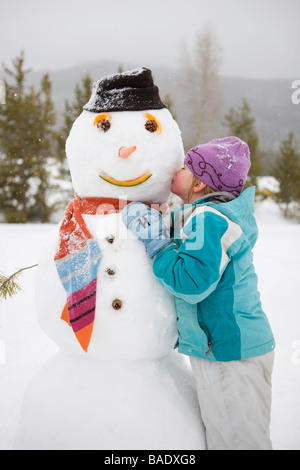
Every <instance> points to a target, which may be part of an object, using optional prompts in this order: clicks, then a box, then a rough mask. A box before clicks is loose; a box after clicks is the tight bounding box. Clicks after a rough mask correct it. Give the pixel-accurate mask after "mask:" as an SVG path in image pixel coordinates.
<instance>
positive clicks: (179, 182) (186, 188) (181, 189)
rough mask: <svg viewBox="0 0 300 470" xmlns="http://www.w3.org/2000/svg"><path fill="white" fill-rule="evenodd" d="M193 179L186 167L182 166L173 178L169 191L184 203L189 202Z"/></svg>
mask: <svg viewBox="0 0 300 470" xmlns="http://www.w3.org/2000/svg"><path fill="white" fill-rule="evenodd" d="M193 178H194V175H193V173H192V172H191V171H190V170H189V168H188V167H187V166H186V165H184V167H183V168H181V170H179V171H177V173H176V174H175V176H174V178H173V181H172V186H171V191H172V193H173V194H176V195H177V196H179V197H180V198H181V199H182V200H183V202H184V203H188V202H189V201H188V199H189V192H190V187H191V185H192V182H193Z"/></svg>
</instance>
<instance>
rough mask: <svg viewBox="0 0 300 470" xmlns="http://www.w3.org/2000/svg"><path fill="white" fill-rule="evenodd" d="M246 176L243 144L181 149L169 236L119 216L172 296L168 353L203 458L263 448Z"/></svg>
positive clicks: (263, 370)
mask: <svg viewBox="0 0 300 470" xmlns="http://www.w3.org/2000/svg"><path fill="white" fill-rule="evenodd" d="M249 168H250V152H249V148H248V145H247V144H246V143H245V142H243V141H241V140H240V139H238V138H237V137H226V138H223V139H216V140H213V141H211V142H209V143H207V144H203V145H199V146H197V147H194V148H193V149H191V150H190V151H189V152H188V153H187V155H186V157H185V167H184V168H183V169H182V170H180V171H179V172H177V173H176V175H175V177H174V179H173V182H172V192H173V193H174V194H176V195H178V196H179V197H180V198H181V199H182V200H183V202H184V203H185V204H186V205H184V206H183V207H182V208H180V209H177V210H175V211H174V212H173V213H172V214H171V219H172V225H171V236H170V234H168V232H167V229H166V227H165V225H164V221H163V218H162V216H161V215H160V214H159V213H158V212H157V211H154V210H152V209H149V208H148V207H147V206H144V205H142V204H140V203H133V204H129V205H128V206H127V207H126V209H124V213H123V219H124V221H125V223H126V224H127V226H128V228H130V229H131V230H133V232H134V233H135V234H136V235H137V237H138V238H139V239H140V240H142V241H143V242H144V243H145V245H146V249H147V253H148V255H149V256H150V257H154V261H153V271H154V274H155V276H156V278H157V280H158V281H159V282H160V283H161V284H162V285H163V286H164V287H165V289H167V290H168V291H169V292H171V293H172V294H174V296H175V301H176V311H177V321H178V341H177V346H178V350H179V352H180V353H182V354H185V355H187V356H190V361H191V366H192V369H193V372H194V375H195V378H196V383H197V392H198V398H199V405H200V409H201V414H202V418H203V422H204V425H205V427H206V437H207V446H208V449H220V450H221V449H222V450H225V449H228V450H229V449H231V450H233V449H236V450H240V449H243V450H250V449H251V450H254V449H255V450H258V449H261V450H262V449H264V450H267V449H272V445H271V440H270V432H269V427H270V414H271V375H272V369H273V360H274V352H273V350H274V348H275V342H274V338H273V334H272V331H271V328H270V325H269V322H268V319H267V317H266V315H265V313H264V312H263V310H262V307H261V302H260V295H259V292H258V289H257V276H256V274H255V270H254V266H253V260H252V248H253V246H254V244H255V242H256V239H257V234H258V231H257V226H256V222H255V218H254V195H255V188H254V187H250V188H248V189H246V190H245V191H244V192H242V189H243V187H244V184H245V182H246V178H247V174H248V171H249ZM137 211H138V213H137ZM145 221H146V222H147V223H145ZM149 235H150V236H149Z"/></svg>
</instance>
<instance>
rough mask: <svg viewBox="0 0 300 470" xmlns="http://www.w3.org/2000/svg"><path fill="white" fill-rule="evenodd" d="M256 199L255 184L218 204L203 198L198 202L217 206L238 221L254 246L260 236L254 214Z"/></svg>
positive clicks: (227, 215) (223, 212)
mask: <svg viewBox="0 0 300 470" xmlns="http://www.w3.org/2000/svg"><path fill="white" fill-rule="evenodd" d="M254 199H255V186H251V187H249V188H247V189H245V190H244V191H243V192H242V193H241V194H240V196H238V197H237V198H235V199H233V200H231V201H229V202H226V203H222V202H221V203H219V204H216V203H214V202H209V201H207V202H206V201H205V199H201V201H198V202H197V204H199V203H201V204H205V205H207V206H211V207H215V208H216V209H217V210H218V211H220V212H221V213H222V214H224V215H226V217H228V218H229V219H230V220H232V221H233V222H235V223H237V224H238V225H239V226H240V227H241V229H242V230H243V232H244V235H245V236H246V238H247V239H248V240H249V242H250V243H251V245H252V246H253V245H254V244H255V242H256V240H257V236H258V228H257V224H256V220H255V216H254Z"/></svg>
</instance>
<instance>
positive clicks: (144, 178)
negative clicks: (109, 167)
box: [99, 173, 152, 187]
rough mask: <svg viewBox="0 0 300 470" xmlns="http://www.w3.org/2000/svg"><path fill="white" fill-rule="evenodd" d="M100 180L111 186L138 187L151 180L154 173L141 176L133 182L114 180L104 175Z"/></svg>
mask: <svg viewBox="0 0 300 470" xmlns="http://www.w3.org/2000/svg"><path fill="white" fill-rule="evenodd" d="M99 176H100V178H102V179H103V180H104V181H106V182H107V183H110V184H114V185H116V186H126V187H129V186H137V185H138V184H142V183H144V182H145V181H147V180H148V179H149V178H151V176H152V173H146V174H145V175H142V176H139V177H138V178H135V179H133V180H123V181H122V180H116V179H115V178H112V177H111V176H104V175H99Z"/></svg>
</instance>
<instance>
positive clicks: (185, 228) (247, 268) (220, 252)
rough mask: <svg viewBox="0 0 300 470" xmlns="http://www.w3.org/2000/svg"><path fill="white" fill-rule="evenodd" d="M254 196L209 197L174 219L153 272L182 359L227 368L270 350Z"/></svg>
mask: <svg viewBox="0 0 300 470" xmlns="http://www.w3.org/2000/svg"><path fill="white" fill-rule="evenodd" d="M254 195H255V188H254V187H251V188H248V189H246V190H245V191H243V192H242V193H241V195H240V196H239V197H237V198H236V199H233V200H231V201H229V202H225V203H222V202H221V203H220V202H219V200H218V198H213V197H212V195H210V196H206V197H205V198H203V199H200V200H199V201H197V202H195V203H193V204H189V205H187V206H184V207H182V208H180V209H178V210H175V211H174V212H173V213H172V219H173V224H172V231H171V234H172V235H173V238H174V243H172V244H171V245H169V246H168V247H167V248H166V249H164V250H163V251H161V252H159V253H158V254H157V255H156V256H155V258H154V262H153V270H154V274H155V276H156V278H157V280H158V281H159V282H160V283H161V284H162V285H163V286H164V288H165V289H167V290H168V291H169V292H171V293H172V294H174V296H175V301H176V312H177V322H178V342H177V345H176V346H178V350H179V352H181V353H183V354H186V355H188V356H196V357H200V358H203V359H207V360H216V361H232V360H240V359H246V358H250V357H254V356H259V355H262V354H265V353H267V352H269V351H272V350H273V349H274V348H275V341H274V338H273V334H272V330H271V327H270V325H269V322H268V319H267V317H266V315H265V313H264V312H263V310H262V306H261V301H260V294H259V292H258V288H257V276H256V273H255V270H254V266H253V257H252V248H253V246H254V244H255V242H256V240H257V236H258V229H257V225H256V222H255V218H254ZM214 201H215V202H214ZM175 241H176V243H175Z"/></svg>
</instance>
